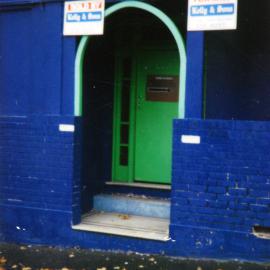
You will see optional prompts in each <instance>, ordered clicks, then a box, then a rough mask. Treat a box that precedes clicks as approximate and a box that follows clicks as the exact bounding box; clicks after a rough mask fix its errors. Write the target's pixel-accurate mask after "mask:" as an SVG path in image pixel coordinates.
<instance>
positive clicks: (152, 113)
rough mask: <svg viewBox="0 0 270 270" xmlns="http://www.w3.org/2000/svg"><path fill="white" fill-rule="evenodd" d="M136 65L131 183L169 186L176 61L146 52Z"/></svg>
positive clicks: (162, 52)
mask: <svg viewBox="0 0 270 270" xmlns="http://www.w3.org/2000/svg"><path fill="white" fill-rule="evenodd" d="M138 61H139V62H138V71H137V74H138V75H137V102H136V116H135V118H136V123H135V151H134V155H135V158H134V180H136V181H143V182H154V183H164V184H169V183H170V182H171V157H172V120H173V118H176V117H177V104H178V84H179V82H178V77H177V74H178V68H179V57H178V55H177V53H175V52H174V51H166V50H159V51H152V50H149V51H144V52H142V53H141V54H140V57H139V60H138Z"/></svg>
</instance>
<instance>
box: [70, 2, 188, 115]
mask: <svg viewBox="0 0 270 270" xmlns="http://www.w3.org/2000/svg"><path fill="white" fill-rule="evenodd" d="M125 8H137V9H141V10H145V11H147V12H149V13H151V14H153V15H154V16H156V17H157V18H158V19H160V20H161V21H162V22H163V23H164V24H165V25H166V26H167V28H168V29H169V31H170V32H171V34H172V36H173V37H174V39H175V42H176V45H177V48H178V52H179V55H180V72H179V77H180V78H181V79H180V83H179V93H180V96H179V103H178V117H179V118H181V119H183V118H185V94H186V91H185V89H186V51H185V45H184V40H183V38H182V36H181V34H180V32H179V30H178V29H177V27H176V25H175V24H174V22H173V21H172V20H171V19H170V18H169V17H168V16H167V15H166V14H165V13H163V12H162V11H161V10H159V9H157V8H156V7H153V6H152V5H149V4H146V3H143V2H139V1H125V2H122V3H118V4H115V5H113V6H111V7H110V8H108V9H106V11H105V17H109V16H110V15H111V14H114V13H115V12H117V11H119V10H122V9H125ZM89 40H90V36H84V37H83V38H82V39H81V41H80V44H79V46H78V49H77V54H76V59H75V85H74V115H75V116H81V115H82V99H83V95H82V93H83V83H82V81H83V59H84V54H85V49H86V47H87V44H88V42H89Z"/></svg>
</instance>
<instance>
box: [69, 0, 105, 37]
mask: <svg viewBox="0 0 270 270" xmlns="http://www.w3.org/2000/svg"><path fill="white" fill-rule="evenodd" d="M104 6H105V1H104V0H91V1H68V2H65V7H64V35H65V36H84V35H102V34H103V29H104Z"/></svg>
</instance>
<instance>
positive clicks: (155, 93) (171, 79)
mask: <svg viewBox="0 0 270 270" xmlns="http://www.w3.org/2000/svg"><path fill="white" fill-rule="evenodd" d="M178 90H179V77H178V76H164V75H162V76H161V75H149V76H148V77H147V86H146V100H147V101H165V102H166V101H167V102H177V101H178V96H179V93H178V92H179V91H178Z"/></svg>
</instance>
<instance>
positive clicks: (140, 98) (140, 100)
mask: <svg viewBox="0 0 270 270" xmlns="http://www.w3.org/2000/svg"><path fill="white" fill-rule="evenodd" d="M142 102H143V98H142V96H138V101H137V107H138V108H140V107H141V105H142Z"/></svg>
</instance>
